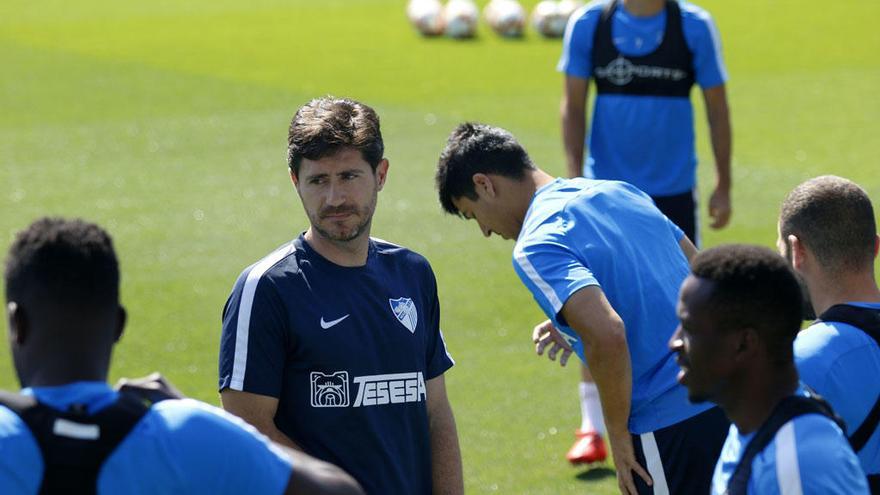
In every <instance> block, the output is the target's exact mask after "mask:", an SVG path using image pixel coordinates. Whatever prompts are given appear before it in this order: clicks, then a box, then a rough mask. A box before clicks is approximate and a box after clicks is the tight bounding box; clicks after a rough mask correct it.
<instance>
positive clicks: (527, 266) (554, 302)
mask: <svg viewBox="0 0 880 495" xmlns="http://www.w3.org/2000/svg"><path fill="white" fill-rule="evenodd" d="M513 259H515V260H516V262H517V263H518V264H519V267H520V268H521V269H522V271H523V272H524V273H525V274H526V276H527V277H529V280H531V281H532V283H533V284H535V285H537V286H538V289H540V290H541V293H542V294H544V297H545V298H546V299H547V302H549V303H550V305H551V306H552V307H553V314H558V313H559V312H560V311H562V301H560V300H559V296H557V295H556V292H554V291H553V287H550V285H549V284H548V283H547V282H545V281H544V279H543V278H541V276H540V275H539V274H538V271H537V270H535V267H534V266H532V262H531V261H529V258H528V257H527V256H526V253H524V252H523V251H522V250H521V249H514V250H513Z"/></svg>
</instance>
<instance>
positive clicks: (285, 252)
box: [235, 240, 303, 288]
mask: <svg viewBox="0 0 880 495" xmlns="http://www.w3.org/2000/svg"><path fill="white" fill-rule="evenodd" d="M302 249H303V248H302V246H301V245H299V243H298V242H297V241H296V240H294V241H290V242H286V243H284V244H282V245H281V246H279V247H278V248H276V249H274V250H273V251H272V252H271V253H269V254H267V255H266V256H263V257H262V258H260V259H259V260H257V261H256V262H254V263H252V264H251V265H250V266H248V267H246V268H245V269H244V270H242V271H241V273H240V274H239V275H238V279H237V280H236V283H235V285H236V287H237V288H240V287H243V286H244V285H245V284H246V283H247V282H248V281H259V280H260V279H261V278H263V277H265V276H267V274H268V275H271V274H272V273H273V272H279V271H280V272H283V271H286V270H289V269H290V268H293V269H294V270H295V269H296V264H297V257H296V256H295V255H296V253H297V252H298V251H300V252H301V251H302Z"/></svg>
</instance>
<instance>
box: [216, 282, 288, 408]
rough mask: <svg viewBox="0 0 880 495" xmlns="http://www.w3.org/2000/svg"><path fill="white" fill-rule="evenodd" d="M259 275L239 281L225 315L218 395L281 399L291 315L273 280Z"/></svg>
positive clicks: (224, 311)
mask: <svg viewBox="0 0 880 495" xmlns="http://www.w3.org/2000/svg"><path fill="white" fill-rule="evenodd" d="M255 270H257V271H258V270H259V266H257V267H254V268H252V269H250V270H246V271H245V273H243V274H242V275H241V277H239V280H238V281H237V282H236V284H235V287H234V288H233V291H232V295H230V296H229V300H228V301H227V302H226V307H225V308H224V310H223V334H222V336H221V339H220V390H221V391H222V390H223V389H225V388H230V389H232V390H240V391H244V392H250V393H255V394H260V395H267V396H270V397H280V396H281V387H282V377H283V375H284V373H283V369H284V360H285V355H286V352H287V348H288V345H287V338H288V332H287V319H286V314H287V311H286V309H285V306H284V303H283V301H282V300H281V298H280V296H279V295H278V293H277V291H276V290H275V286H274V284H273V283H272V280H271V279H270V278H269V277H267V276H265V275H264V274H262V273H255Z"/></svg>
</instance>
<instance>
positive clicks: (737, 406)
mask: <svg viewBox="0 0 880 495" xmlns="http://www.w3.org/2000/svg"><path fill="white" fill-rule="evenodd" d="M797 387H798V374H797V370H796V369H795V367H794V363H791V364H790V365H788V366H787V367H785V368H783V369H782V370H778V369H774V368H771V367H769V366H763V367H761V369H760V370H758V369H752V370H749V377H748V378H747V379H745V380H743V381H742V383H740V386H739V387H737V388H738V389H739V390H736V391H735V392H734V394H733V395H732V396H731V397H729V398H728V399H726V400H722V401H720V402H719V406H721V409H723V410H724V412H725V414H727V417H728V418H730V420H731V421H732V422H733V423H734V424H735V425H736V428H737V429H738V430H739V432H740V434H748V433H752V432H754V431H756V430H757V429H758V428H760V427H761V425H762V424H764V422H765V421H767V419H768V418H769V417H770V414H771V413H772V412H773V409H774V408H775V407H776V405H777V404H779V401H781V400H782V399H784V398H786V397H788V396H790V395H793V394H794V393H795V391H796V390H797ZM722 402H723V403H722Z"/></svg>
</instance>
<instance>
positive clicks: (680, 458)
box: [632, 407, 730, 495]
mask: <svg viewBox="0 0 880 495" xmlns="http://www.w3.org/2000/svg"><path fill="white" fill-rule="evenodd" d="M729 429H730V422H729V421H728V420H727V417H726V416H725V415H724V412H723V411H722V410H721V409H720V408H718V407H713V408H712V409H709V410H708V411H705V412H702V413H700V414H698V415H696V416H694V417H692V418H688V419H686V420H684V421H682V422H681V423H676V424H674V425H672V426H667V427H666V428H661V429H659V430H657V431H653V432H650V433H643V434H641V435H635V434H633V435H632V441H633V447H634V448H635V454H636V460H637V461H638V462H639V464H641V465H642V467H644V468H645V470H646V471H647V472H648V474H650V475H651V479H653V480H654V486H648V485H647V484H646V483H645V482H644V481H642V478H641V477H640V476H639V475H637V474H635V473H633V479H634V480H635V483H636V488H637V489H638V492H639V494H640V495H647V494H651V495H667V494H674V495H690V494H694V495H696V494H699V495H706V494H707V493H709V491H710V489H711V487H712V473H713V472H714V471H715V462H716V461H717V460H718V456H720V455H721V447H722V446H723V445H724V439H725V438H727V432H728V430H729Z"/></svg>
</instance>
